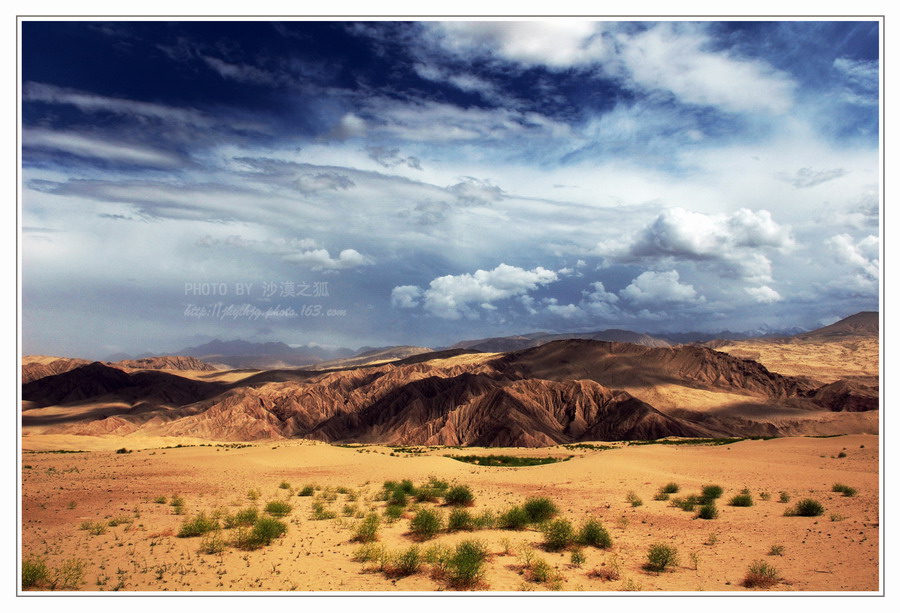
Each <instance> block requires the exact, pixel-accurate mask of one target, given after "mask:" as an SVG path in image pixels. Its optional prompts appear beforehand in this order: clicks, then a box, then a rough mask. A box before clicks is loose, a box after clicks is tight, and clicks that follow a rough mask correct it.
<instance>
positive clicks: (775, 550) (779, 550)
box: [769, 545, 784, 556]
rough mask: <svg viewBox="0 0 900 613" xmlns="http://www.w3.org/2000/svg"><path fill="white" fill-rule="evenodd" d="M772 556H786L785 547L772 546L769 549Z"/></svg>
mask: <svg viewBox="0 0 900 613" xmlns="http://www.w3.org/2000/svg"><path fill="white" fill-rule="evenodd" d="M769 555H770V556H783V555H784V545H772V546H771V547H770V548H769Z"/></svg>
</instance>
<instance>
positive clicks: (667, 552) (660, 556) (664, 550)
mask: <svg viewBox="0 0 900 613" xmlns="http://www.w3.org/2000/svg"><path fill="white" fill-rule="evenodd" d="M676 564H678V550H677V549H675V547H673V546H671V545H665V544H663V543H655V544H653V545H650V549H649V550H648V551H647V564H646V567H647V570H652V571H655V572H657V573H661V572H663V571H664V570H666V569H667V568H669V567H670V566H675V565H676Z"/></svg>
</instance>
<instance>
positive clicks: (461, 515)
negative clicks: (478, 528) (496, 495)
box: [447, 509, 475, 532]
mask: <svg viewBox="0 0 900 613" xmlns="http://www.w3.org/2000/svg"><path fill="white" fill-rule="evenodd" d="M474 529H475V518H474V517H472V514H471V513H469V512H468V511H466V510H465V509H453V510H452V511H450V516H449V517H448V518H447V532H459V531H460V530H474Z"/></svg>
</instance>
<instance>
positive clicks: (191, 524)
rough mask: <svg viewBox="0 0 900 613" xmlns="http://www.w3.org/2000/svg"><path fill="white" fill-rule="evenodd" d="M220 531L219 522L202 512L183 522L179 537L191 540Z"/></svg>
mask: <svg viewBox="0 0 900 613" xmlns="http://www.w3.org/2000/svg"><path fill="white" fill-rule="evenodd" d="M218 529H219V520H217V519H213V518H212V517H209V516H207V515H206V513H203V512H200V513H198V514H197V515H195V516H194V517H193V518H191V519H188V520H185V521H184V522H182V524H181V529H180V530H179V531H178V537H179V538H189V537H193V536H202V535H204V534H206V533H207V532H212V531H213V530H218Z"/></svg>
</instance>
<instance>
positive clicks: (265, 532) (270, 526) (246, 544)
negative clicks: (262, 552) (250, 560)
mask: <svg viewBox="0 0 900 613" xmlns="http://www.w3.org/2000/svg"><path fill="white" fill-rule="evenodd" d="M286 532H287V525H286V524H285V523H284V522H282V521H279V520H277V519H275V518H274V517H260V518H259V519H258V520H256V523H255V524H253V528H252V529H248V528H239V529H238V530H237V532H236V534H235V538H234V541H233V543H234V546H235V547H237V548H239V549H245V550H253V549H259V548H260V547H263V546H265V545H271V544H272V541H274V540H275V539H277V538H278V537H280V536H281V535H283V534H284V533H286Z"/></svg>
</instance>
